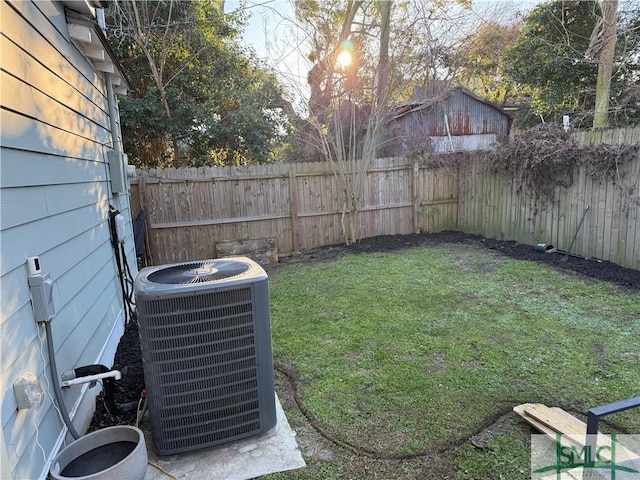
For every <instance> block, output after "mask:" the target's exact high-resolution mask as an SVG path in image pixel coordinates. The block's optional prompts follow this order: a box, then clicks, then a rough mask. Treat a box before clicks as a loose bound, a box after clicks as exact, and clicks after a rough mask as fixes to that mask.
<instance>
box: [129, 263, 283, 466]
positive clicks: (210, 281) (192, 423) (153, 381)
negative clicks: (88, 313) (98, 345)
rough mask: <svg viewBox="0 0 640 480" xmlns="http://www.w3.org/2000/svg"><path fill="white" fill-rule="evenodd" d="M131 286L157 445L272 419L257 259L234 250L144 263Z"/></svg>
mask: <svg viewBox="0 0 640 480" xmlns="http://www.w3.org/2000/svg"><path fill="white" fill-rule="evenodd" d="M134 291H135V296H136V309H137V312H138V323H139V331H140V346H141V349H142V360H143V368H144V377H145V387H146V390H147V395H148V402H149V414H150V424H151V436H152V439H153V444H154V448H155V450H156V451H157V452H158V454H161V455H167V454H174V453H179V452H185V451H190V450H195V449H199V448H204V447H208V446H213V445H219V444H223V443H227V442H230V441H233V440H237V439H240V438H244V437H248V436H251V435H255V434H258V433H261V432H264V431H266V430H268V429H270V428H272V427H273V426H275V424H276V407H275V391H274V380H273V359H272V353H271V329H270V318H269V289H268V278H267V274H266V272H265V271H264V270H263V269H262V267H261V266H260V265H258V264H257V263H255V262H254V261H253V260H251V259H249V258H246V257H234V258H225V259H215V260H204V261H198V262H187V263H179V264H172V265H163V266H157V267H148V268H144V269H142V270H140V272H139V273H138V275H137V277H136V280H135V282H134Z"/></svg>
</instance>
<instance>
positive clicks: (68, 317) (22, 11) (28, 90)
mask: <svg viewBox="0 0 640 480" xmlns="http://www.w3.org/2000/svg"><path fill="white" fill-rule="evenodd" d="M1 8H2V10H1V12H0V15H2V24H3V28H2V32H0V48H1V49H2V53H3V58H2V65H1V66H0V87H1V88H2V92H3V95H2V105H1V108H0V121H1V122H2V131H1V132H0V142H1V145H2V151H1V154H0V155H1V156H0V158H1V160H0V161H1V162H2V164H1V169H2V170H1V172H2V175H1V177H0V187H1V189H2V191H1V195H0V202H1V208H0V228H1V229H2V231H1V234H2V242H0V256H1V259H2V262H0V276H1V281H2V288H1V289H0V298H1V301H2V306H3V308H2V312H1V315H0V339H1V341H2V348H1V349H0V362H1V364H2V366H3V374H2V377H1V384H2V391H3V392H4V396H3V397H2V404H1V410H0V413H1V415H2V429H3V430H2V439H3V441H4V442H5V444H6V453H7V457H8V460H9V463H10V470H11V471H12V474H13V477H14V478H37V477H38V476H39V475H40V474H41V473H42V471H43V468H44V467H45V462H46V460H45V457H46V458H49V459H50V458H51V457H52V456H53V455H55V453H56V452H55V451H53V449H54V447H55V446H56V444H57V443H56V442H57V441H58V438H59V436H60V434H61V432H62V429H63V426H62V423H61V421H60V419H59V416H58V413H57V412H56V410H55V408H54V407H53V404H52V402H51V399H50V398H49V397H47V400H46V401H45V404H44V405H43V407H42V408H41V409H40V410H38V411H17V410H16V401H15V398H14V396H13V389H12V384H13V382H14V381H15V379H16V378H17V377H18V376H19V375H21V374H22V373H24V372H25V371H30V372H32V373H34V374H36V375H37V376H38V378H39V379H40V383H41V384H42V386H43V388H45V389H46V390H49V392H50V393H52V392H51V391H50V378H49V377H50V376H49V373H48V361H47V360H46V358H47V352H46V349H43V345H42V341H43V340H44V337H43V336H44V332H43V330H44V329H43V327H42V326H39V325H37V324H36V322H35V320H34V317H33V311H32V307H31V302H30V296H29V289H28V278H27V276H28V275H27V269H26V264H25V261H26V258H27V257H30V256H36V255H37V256H39V257H40V259H41V263H42V268H43V271H44V272H48V273H50V275H51V278H52V280H53V282H54V288H53V295H54V302H55V306H56V316H55V318H54V319H53V321H52V324H51V326H52V330H53V336H54V345H55V354H56V361H57V363H58V372H59V373H60V372H62V371H64V370H68V369H71V368H74V367H78V366H81V365H86V364H90V363H95V362H96V361H97V360H98V359H99V358H101V352H102V351H103V350H104V348H105V345H106V342H107V339H108V338H109V335H110V334H111V332H113V331H114V326H115V325H116V321H117V320H118V319H119V318H122V317H121V315H122V304H121V302H122V300H121V291H120V285H119V283H118V281H117V272H116V264H115V260H114V256H113V249H112V247H111V243H110V238H109V227H108V209H109V205H110V204H111V205H114V206H115V207H116V208H118V209H119V210H121V211H122V213H123V214H124V215H125V218H127V227H128V231H129V232H130V231H131V221H130V218H129V217H130V208H129V204H128V197H127V196H126V195H120V196H116V197H114V196H113V195H112V194H111V188H110V183H109V172H108V165H107V163H106V160H107V158H106V151H107V149H108V148H109V147H111V146H112V145H111V144H112V136H111V131H110V129H111V123H110V119H109V116H108V111H109V108H108V101H107V89H106V85H105V83H104V79H103V76H102V74H99V73H97V72H96V71H95V70H94V68H93V67H92V65H91V64H90V63H89V62H88V61H87V60H86V59H85V58H84V56H83V55H82V54H81V53H80V52H79V51H78V49H77V48H76V47H75V45H73V43H71V42H70V41H69V37H68V32H67V27H66V18H65V15H64V10H63V7H62V6H61V5H60V4H59V3H57V2H47V1H42V2H31V1H16V2H6V1H3V2H2V4H1ZM126 250H127V256H128V261H129V264H130V265H131V268H132V270H133V273H134V274H135V269H136V264H135V253H134V247H133V241H132V238H131V235H129V236H128V238H127V241H126ZM38 334H40V336H39V335H38ZM81 392H82V388H81V387H72V388H70V389H68V390H66V391H65V392H64V396H65V400H66V401H67V406H68V407H69V408H73V407H74V405H77V404H78V402H79V400H80V396H81ZM35 425H38V430H39V432H38V433H37V437H36V428H35ZM36 440H37V442H36ZM37 443H39V444H40V445H41V446H42V447H43V448H44V450H45V452H44V454H43V452H42V451H41V449H40V447H38V445H37ZM3 472H4V468H3Z"/></svg>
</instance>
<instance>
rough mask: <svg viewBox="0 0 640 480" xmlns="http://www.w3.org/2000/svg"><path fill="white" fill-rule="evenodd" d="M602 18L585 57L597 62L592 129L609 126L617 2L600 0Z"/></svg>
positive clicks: (616, 33) (614, 0)
mask: <svg viewBox="0 0 640 480" xmlns="http://www.w3.org/2000/svg"><path fill="white" fill-rule="evenodd" d="M600 7H601V10H602V17H601V19H600V21H599V22H598V23H597V24H596V27H595V28H594V29H593V33H592V34H591V41H590V43H589V48H588V50H587V55H588V56H591V57H593V58H595V59H596V60H597V61H598V81H597V84H596V106H595V113H594V115H593V128H604V127H608V126H609V96H610V92H611V74H612V71H613V58H614V56H615V53H616V40H617V36H618V0H600Z"/></svg>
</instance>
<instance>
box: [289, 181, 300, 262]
mask: <svg viewBox="0 0 640 480" xmlns="http://www.w3.org/2000/svg"><path fill="white" fill-rule="evenodd" d="M289 201H290V205H291V241H292V242H293V250H294V251H295V252H298V251H300V219H299V218H298V181H297V179H296V174H295V173H294V172H293V171H291V172H289Z"/></svg>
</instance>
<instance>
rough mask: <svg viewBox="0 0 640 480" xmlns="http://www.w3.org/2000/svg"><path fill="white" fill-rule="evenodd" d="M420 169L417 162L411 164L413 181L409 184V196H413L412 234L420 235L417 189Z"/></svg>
mask: <svg viewBox="0 0 640 480" xmlns="http://www.w3.org/2000/svg"><path fill="white" fill-rule="evenodd" d="M419 175H420V167H419V166H418V162H413V181H412V182H411V194H412V196H413V233H420V219H419V217H418V215H419V214H420V190H419V189H418V182H419Z"/></svg>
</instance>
